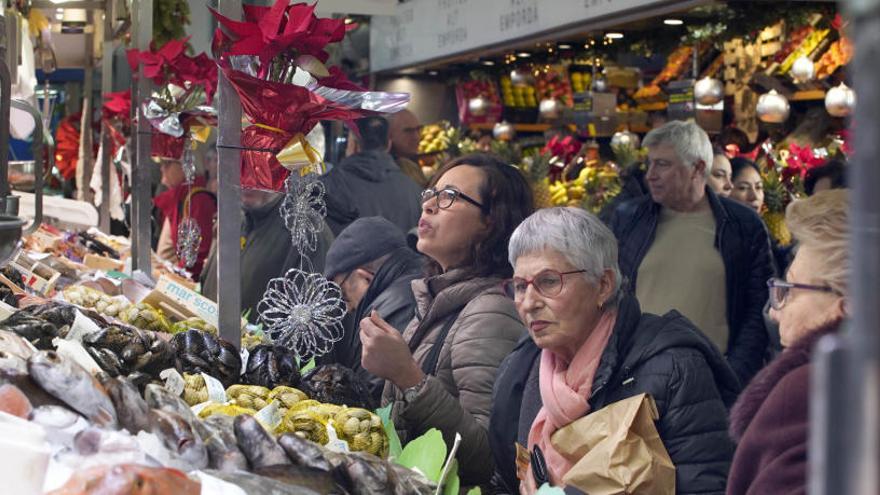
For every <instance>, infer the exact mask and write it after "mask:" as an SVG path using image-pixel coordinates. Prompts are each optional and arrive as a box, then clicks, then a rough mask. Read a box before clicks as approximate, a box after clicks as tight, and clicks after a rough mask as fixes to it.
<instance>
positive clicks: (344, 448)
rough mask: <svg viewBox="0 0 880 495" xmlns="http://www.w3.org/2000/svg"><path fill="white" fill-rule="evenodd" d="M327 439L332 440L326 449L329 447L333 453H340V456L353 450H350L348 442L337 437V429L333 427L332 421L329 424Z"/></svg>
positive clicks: (328, 442)
mask: <svg viewBox="0 0 880 495" xmlns="http://www.w3.org/2000/svg"><path fill="white" fill-rule="evenodd" d="M327 437H328V438H330V440H328V441H327V445H324V447H327V448H328V449H330V450H332V451H333V452H339V453H340V454H347V453H349V452H351V449H349V448H348V442H346V441H345V440H342V439H341V438H339V437H338V436H336V428H334V427H333V420H332V419H331V420H330V421H328V422H327Z"/></svg>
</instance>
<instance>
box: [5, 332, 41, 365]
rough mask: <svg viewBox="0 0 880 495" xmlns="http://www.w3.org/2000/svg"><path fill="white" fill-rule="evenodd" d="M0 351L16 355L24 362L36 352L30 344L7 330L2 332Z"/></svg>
mask: <svg viewBox="0 0 880 495" xmlns="http://www.w3.org/2000/svg"><path fill="white" fill-rule="evenodd" d="M0 351H3V352H8V353H9V354H14V355H16V356H18V357H20V358H22V359H24V360H27V358H29V357H31V354H33V353H34V352H36V349H34V346H33V345H31V343H30V342H28V341H27V340H25V339H23V338H21V337H20V336H19V335H18V334H16V333H14V332H10V331H7V330H0Z"/></svg>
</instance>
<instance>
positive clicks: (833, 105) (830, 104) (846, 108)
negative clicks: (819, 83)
mask: <svg viewBox="0 0 880 495" xmlns="http://www.w3.org/2000/svg"><path fill="white" fill-rule="evenodd" d="M855 108H856V93H855V91H853V90H852V89H851V88H850V87H849V86H847V85H846V84H844V83H840V85H838V86H835V87H833V88H831V89H829V90H828V93H826V94H825V109H826V110H828V113H829V114H830V115H831V116H832V117H848V116H849V115H850V114H852V113H853V110H855Z"/></svg>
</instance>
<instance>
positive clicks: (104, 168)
mask: <svg viewBox="0 0 880 495" xmlns="http://www.w3.org/2000/svg"><path fill="white" fill-rule="evenodd" d="M112 17H113V0H106V1H105V2H104V45H103V50H102V55H101V95H102V97H101V102H102V105H101V108H103V101H104V98H103V95H105V94H107V93H109V92H110V91H112V90H113V19H112ZM102 120H103V119H102ZM111 160H112V157H111V156H110V133H109V132H107V128H106V127H105V126H104V123H103V121H102V123H101V206H100V207H99V208H98V215H99V216H98V218H99V220H98V222H99V223H98V228H99V229H101V232H104V233H106V234H109V233H110V166H111V163H110V162H111Z"/></svg>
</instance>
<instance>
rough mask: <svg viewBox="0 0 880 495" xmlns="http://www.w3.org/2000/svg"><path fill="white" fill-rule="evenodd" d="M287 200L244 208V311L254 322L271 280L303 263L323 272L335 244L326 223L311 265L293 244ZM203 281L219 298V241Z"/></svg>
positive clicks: (208, 292) (207, 294) (280, 198)
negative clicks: (286, 218)
mask: <svg viewBox="0 0 880 495" xmlns="http://www.w3.org/2000/svg"><path fill="white" fill-rule="evenodd" d="M283 200H284V196H283V195H279V196H278V198H276V199H273V200H272V201H270V202H269V203H267V204H265V205H264V206H261V207H259V208H244V221H243V222H242V225H241V236H242V238H243V240H244V242H243V244H242V247H241V310H242V312H249V316H248V319H249V320H250V321H251V322H253V323H255V322H257V321H258V317H259V315H258V314H257V304H259V302H260V300H261V299H263V294H264V293H265V292H266V285H267V284H268V283H269V280H271V279H273V278H277V277H283V276H284V274H285V273H287V270H290V269H291V268H298V267H300V266H302V265H304V266H306V267H308V266H311V267H312V268H313V269H314V271H315V272H317V273H322V272H323V271H324V257H325V256H327V250H328V249H330V244H332V243H333V234H332V233H331V232H330V229H329V228H328V227H327V226H326V225H324V229H323V230H322V231H321V232H320V233H319V234H318V243H317V247H316V249H315V251H314V252H311V253H308V255H309V260H310V264H309V263H304V262H303V260H302V259H301V257H300V254H299V251H297V249H296V248H294V247H293V243H292V242H291V239H290V231H289V230H287V227H286V226H285V225H284V219H283V218H281V214H280V213H279V209H280V208H281V203H282V201H283ZM214 239H215V240H216V239H217V237H216V236H215V237H214ZM201 282H202V294H204V295H205V297H208V298H211V299H212V300H214V301H216V300H217V290H218V289H217V243H216V242H214V243H213V245H212V246H211V252H210V253H209V255H208V259H207V260H206V261H205V269H204V270H202V279H201Z"/></svg>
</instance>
